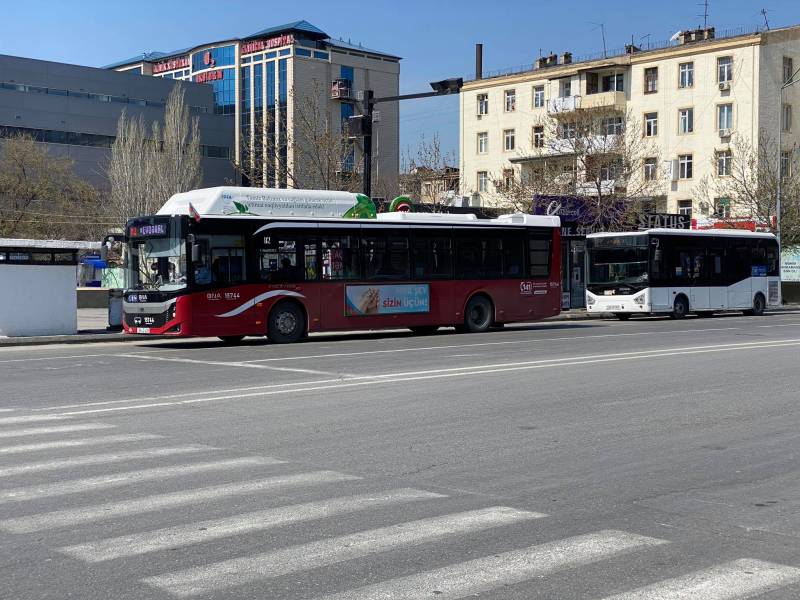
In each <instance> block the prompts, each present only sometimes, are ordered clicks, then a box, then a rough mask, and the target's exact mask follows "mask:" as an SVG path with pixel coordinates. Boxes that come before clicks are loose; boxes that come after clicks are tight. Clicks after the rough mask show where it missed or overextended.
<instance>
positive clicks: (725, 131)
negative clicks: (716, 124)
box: [719, 129, 733, 138]
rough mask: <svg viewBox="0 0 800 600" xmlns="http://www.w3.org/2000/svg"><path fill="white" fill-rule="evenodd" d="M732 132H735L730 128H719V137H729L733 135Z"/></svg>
mask: <svg viewBox="0 0 800 600" xmlns="http://www.w3.org/2000/svg"><path fill="white" fill-rule="evenodd" d="M732 133H733V131H732V130H730V129H720V130H719V137H721V138H729V137H731V134H732Z"/></svg>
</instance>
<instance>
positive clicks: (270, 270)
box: [258, 234, 303, 283]
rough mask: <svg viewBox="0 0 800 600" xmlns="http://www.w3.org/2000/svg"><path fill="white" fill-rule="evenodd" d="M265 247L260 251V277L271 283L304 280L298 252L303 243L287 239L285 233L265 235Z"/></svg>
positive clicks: (294, 239)
mask: <svg viewBox="0 0 800 600" xmlns="http://www.w3.org/2000/svg"><path fill="white" fill-rule="evenodd" d="M262 242H263V247H262V248H259V251H258V255H259V256H258V268H259V275H260V278H261V279H262V280H264V281H269V282H271V283H290V282H297V281H303V270H302V269H301V268H300V267H299V266H298V265H299V261H298V253H299V249H300V247H301V246H302V243H301V242H300V241H299V240H298V239H296V238H292V239H285V237H284V236H283V235H280V234H276V235H272V234H271V235H268V236H264V238H263V240H262Z"/></svg>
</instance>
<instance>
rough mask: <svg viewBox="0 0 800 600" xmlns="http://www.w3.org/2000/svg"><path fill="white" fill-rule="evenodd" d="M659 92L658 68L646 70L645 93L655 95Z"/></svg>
mask: <svg viewBox="0 0 800 600" xmlns="http://www.w3.org/2000/svg"><path fill="white" fill-rule="evenodd" d="M657 91H658V67H648V68H646V69H645V70H644V93H645V94H655V93H656V92H657Z"/></svg>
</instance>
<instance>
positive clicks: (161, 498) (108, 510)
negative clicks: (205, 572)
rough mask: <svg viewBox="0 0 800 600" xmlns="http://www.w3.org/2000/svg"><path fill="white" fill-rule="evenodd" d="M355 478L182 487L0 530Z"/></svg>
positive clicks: (333, 475) (1, 525)
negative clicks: (180, 489) (186, 488)
mask: <svg viewBox="0 0 800 600" xmlns="http://www.w3.org/2000/svg"><path fill="white" fill-rule="evenodd" d="M356 479H360V478H359V477H356V476H354V475H346V474H344V473H337V472H335V471H311V472H308V473H299V474H295V475H281V476H277V477H269V478H266V479H256V480H253V481H246V482H244V483H231V484H225V485H216V486H211V487H204V488H194V489H189V490H182V491H180V492H170V493H167V494H157V495H154V496H145V497H143V498H134V499H133V500H122V501H119V502H107V503H105V504H95V505H92V506H83V507H80V508H74V509H65V510H56V511H53V512H46V513H41V514H37V515H29V516H25V517H17V518H13V519H4V520H1V521H0V531H7V532H10V533H31V532H34V531H44V530H46V529H55V528H57V527H68V526H69V527H74V526H75V525H79V524H81V523H92V522H94V521H103V520H107V519H118V518H120V517H126V516H130V515H139V514H143V513H148V512H154V511H158V510H164V509H169V508H177V507H181V506H190V505H192V504H201V503H203V502H206V501H209V500H217V499H219V498H230V497H232V496H244V495H247V494H254V493H256V492H265V491H268V490H276V489H283V488H289V487H294V486H306V485H321V484H324V483H334V482H340V481H353V480H356Z"/></svg>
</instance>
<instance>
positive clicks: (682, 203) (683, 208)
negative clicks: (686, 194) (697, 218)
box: [678, 200, 692, 215]
mask: <svg viewBox="0 0 800 600" xmlns="http://www.w3.org/2000/svg"><path fill="white" fill-rule="evenodd" d="M678 214H681V215H691V214H692V201H691V200H678Z"/></svg>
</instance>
